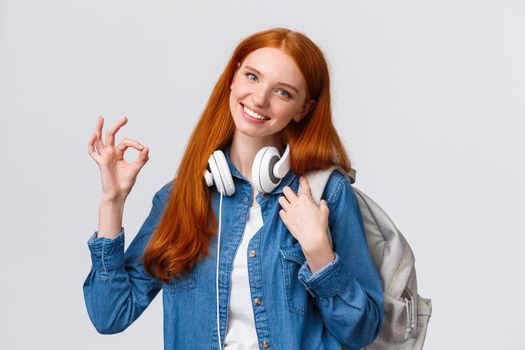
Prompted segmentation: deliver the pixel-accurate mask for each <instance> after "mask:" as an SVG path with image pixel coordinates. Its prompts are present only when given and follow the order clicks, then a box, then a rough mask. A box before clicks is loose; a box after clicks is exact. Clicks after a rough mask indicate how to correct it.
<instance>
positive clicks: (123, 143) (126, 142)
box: [117, 138, 144, 153]
mask: <svg viewBox="0 0 525 350" xmlns="http://www.w3.org/2000/svg"><path fill="white" fill-rule="evenodd" d="M128 147H133V148H135V149H136V150H137V151H139V152H140V151H142V150H143V149H144V145H143V144H142V143H140V142H138V141H137V140H132V139H128V138H124V139H122V140H120V143H119V144H118V146H117V150H119V151H120V152H122V153H124V151H126V149H127V148H128Z"/></svg>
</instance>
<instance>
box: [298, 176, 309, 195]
mask: <svg viewBox="0 0 525 350" xmlns="http://www.w3.org/2000/svg"><path fill="white" fill-rule="evenodd" d="M299 183H300V184H301V186H300V188H299V192H298V193H297V195H298V196H300V195H301V194H306V195H308V196H310V195H311V193H310V184H309V183H308V180H306V178H305V177H304V176H301V177H300V178H299Z"/></svg>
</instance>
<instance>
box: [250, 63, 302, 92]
mask: <svg viewBox="0 0 525 350" xmlns="http://www.w3.org/2000/svg"><path fill="white" fill-rule="evenodd" d="M244 68H246V69H250V70H253V71H255V72H256V73H257V74H259V75H260V76H262V73H261V72H259V71H258V70H257V69H255V68H253V67H251V66H244ZM277 84H280V85H284V86H288V87H289V88H290V89H292V90H294V91H295V93H296V94H298V95H299V91H298V90H297V88H296V87H295V86H293V85H291V84H288V83H285V82H282V81H280V82H278V83H277Z"/></svg>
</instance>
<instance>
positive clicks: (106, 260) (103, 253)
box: [87, 227, 124, 272]
mask: <svg viewBox="0 0 525 350" xmlns="http://www.w3.org/2000/svg"><path fill="white" fill-rule="evenodd" d="M87 244H88V247H89V250H90V252H91V262H92V263H93V268H94V269H95V270H97V271H103V272H107V271H110V270H116V269H118V268H120V267H121V266H122V265H123V264H124V227H121V228H120V232H119V233H118V235H117V236H116V237H115V238H113V239H111V238H106V237H98V231H95V232H94V233H93V234H92V235H91V237H89V239H88V242H87Z"/></svg>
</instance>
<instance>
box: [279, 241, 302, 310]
mask: <svg viewBox="0 0 525 350" xmlns="http://www.w3.org/2000/svg"><path fill="white" fill-rule="evenodd" d="M279 250H280V252H281V262H282V267H283V282H284V289H285V293H286V304H287V305H288V310H289V311H290V312H294V313H297V314H299V315H304V314H305V312H306V310H307V308H308V302H309V301H308V292H307V291H306V289H305V287H304V285H303V284H302V283H301V281H300V280H299V278H298V273H299V269H300V268H301V266H302V265H303V264H304V263H305V261H306V257H305V256H304V253H303V250H302V249H301V246H300V244H299V243H298V242H296V243H294V244H292V245H281V246H280V249H279Z"/></svg>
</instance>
